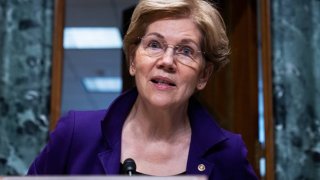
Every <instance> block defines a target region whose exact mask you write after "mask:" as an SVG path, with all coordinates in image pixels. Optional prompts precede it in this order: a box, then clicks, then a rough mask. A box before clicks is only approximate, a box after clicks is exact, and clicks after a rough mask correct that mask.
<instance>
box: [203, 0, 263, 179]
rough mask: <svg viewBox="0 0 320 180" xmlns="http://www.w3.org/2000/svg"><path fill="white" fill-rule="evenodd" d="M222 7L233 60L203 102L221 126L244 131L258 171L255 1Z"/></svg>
mask: <svg viewBox="0 0 320 180" xmlns="http://www.w3.org/2000/svg"><path fill="white" fill-rule="evenodd" d="M218 5H219V8H220V11H221V12H222V14H223V16H224V19H225V21H226V25H227V30H228V36H229V39H230V42H231V56H230V59H231V63H230V64H229V65H228V66H227V67H226V68H225V69H224V70H223V71H221V72H219V73H218V74H217V75H216V77H215V78H214V79H211V80H210V82H209V84H208V86H207V87H206V89H205V90H204V91H203V92H201V94H200V98H201V101H202V102H203V103H204V104H206V106H207V107H208V109H209V111H210V112H211V113H213V114H214V116H215V117H216V118H217V119H218V121H219V123H220V124H221V126H222V127H224V128H226V129H228V130H231V131H234V132H237V133H240V134H242V137H243V139H244V141H245V143H246V146H247V148H248V151H249V154H248V159H249V161H250V162H251V164H252V165H253V166H254V169H255V171H256V172H257V174H258V172H259V166H258V165H259V164H258V156H257V153H258V152H259V151H260V149H259V146H258V59H257V58H258V54H257V52H258V46H257V42H258V41H257V23H256V22H257V11H256V3H255V1H250V0H241V1H232V0H225V1H220V2H219V4H218Z"/></svg>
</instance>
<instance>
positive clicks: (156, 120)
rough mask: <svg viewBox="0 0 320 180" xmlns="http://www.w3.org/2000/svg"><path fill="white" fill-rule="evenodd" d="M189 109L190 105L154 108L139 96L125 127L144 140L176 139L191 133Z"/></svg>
mask: <svg viewBox="0 0 320 180" xmlns="http://www.w3.org/2000/svg"><path fill="white" fill-rule="evenodd" d="M187 108H188V103H186V104H185V105H184V106H179V107H170V108H159V107H154V106H152V105H150V104H147V103H145V102H143V101H142V100H141V99H140V98H139V96H138V98H137V100H136V103H135V104H134V106H133V108H132V110H131V112H130V114H129V116H128V118H127V120H126V123H125V126H129V127H131V128H132V131H133V132H135V133H136V135H138V136H144V138H148V139H151V138H152V139H158V140H160V139H165V140H170V139H175V137H179V136H180V135H183V134H185V133H188V132H190V124H189V119H188V114H187Z"/></svg>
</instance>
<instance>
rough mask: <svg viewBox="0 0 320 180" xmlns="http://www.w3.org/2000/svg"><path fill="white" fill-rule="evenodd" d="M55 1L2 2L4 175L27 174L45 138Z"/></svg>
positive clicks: (0, 166) (0, 154) (0, 139)
mask: <svg viewBox="0 0 320 180" xmlns="http://www.w3.org/2000/svg"><path fill="white" fill-rule="evenodd" d="M53 2H54V1H53V0H0V176H1V175H22V174H25V173H26V171H27V169H28V166H29V164H30V163H31V161H32V160H33V159H34V158H35V156H36V155H37V154H38V153H39V151H40V149H41V148H42V147H43V145H44V143H45V142H46V140H47V134H48V112H49V109H48V108H49V94H50V91H49V90H50V70H51V69H50V68H51V54H52V53H51V48H52V27H53V26H52V22H53Z"/></svg>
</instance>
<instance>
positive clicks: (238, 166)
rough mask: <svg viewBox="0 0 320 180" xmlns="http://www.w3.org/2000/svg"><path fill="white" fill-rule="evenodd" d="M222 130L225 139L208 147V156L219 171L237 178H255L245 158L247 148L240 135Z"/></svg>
mask: <svg viewBox="0 0 320 180" xmlns="http://www.w3.org/2000/svg"><path fill="white" fill-rule="evenodd" d="M222 131H223V133H224V134H225V136H226V139H225V140H224V141H222V142H220V143H218V144H217V145H215V146H214V147H212V149H210V152H209V153H208V154H209V155H208V158H209V159H211V160H212V161H213V162H214V164H215V165H216V167H217V168H218V169H219V170H220V171H222V172H226V173H227V174H229V175H230V176H233V177H238V178H239V179H257V177H256V175H255V172H254V170H253V168H252V166H251V164H250V163H249V161H248V159H247V155H248V150H247V148H246V145H245V143H244V141H243V139H242V137H241V135H240V134H236V133H233V132H230V131H227V130H224V129H222ZM228 172H229V173H228ZM230 172H232V173H230ZM240 177H241V178H240Z"/></svg>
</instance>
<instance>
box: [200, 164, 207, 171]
mask: <svg viewBox="0 0 320 180" xmlns="http://www.w3.org/2000/svg"><path fill="white" fill-rule="evenodd" d="M198 170H199V171H201V172H202V171H204V170H206V166H205V165H204V164H199V165H198Z"/></svg>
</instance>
